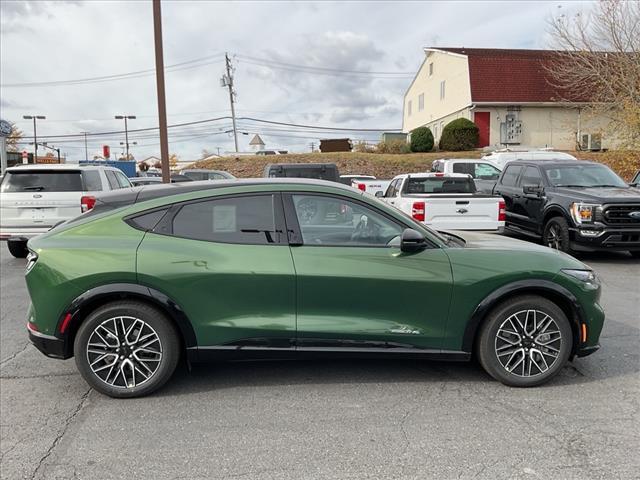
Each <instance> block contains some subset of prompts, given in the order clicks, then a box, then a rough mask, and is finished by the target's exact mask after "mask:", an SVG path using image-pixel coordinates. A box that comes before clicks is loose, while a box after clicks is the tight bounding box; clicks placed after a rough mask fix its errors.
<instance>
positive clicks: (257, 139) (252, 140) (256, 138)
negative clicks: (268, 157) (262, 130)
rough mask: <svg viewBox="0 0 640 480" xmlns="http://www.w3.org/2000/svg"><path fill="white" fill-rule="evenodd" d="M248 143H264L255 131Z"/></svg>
mask: <svg viewBox="0 0 640 480" xmlns="http://www.w3.org/2000/svg"><path fill="white" fill-rule="evenodd" d="M249 145H264V142H263V141H262V139H261V138H260V135H258V134H257V133H256V134H255V135H254V136H253V138H252V139H251V141H250V142H249Z"/></svg>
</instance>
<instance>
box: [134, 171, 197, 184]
mask: <svg viewBox="0 0 640 480" xmlns="http://www.w3.org/2000/svg"><path fill="white" fill-rule="evenodd" d="M169 178H170V180H171V183H176V182H193V179H192V178H189V177H187V176H186V175H179V174H177V173H174V174H172V175H171V177H169ZM129 181H130V182H131V184H132V185H133V186H134V187H139V186H141V185H157V184H159V183H162V177H133V178H130V179H129Z"/></svg>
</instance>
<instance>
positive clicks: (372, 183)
mask: <svg viewBox="0 0 640 480" xmlns="http://www.w3.org/2000/svg"><path fill="white" fill-rule="evenodd" d="M390 183H391V180H378V179H376V180H353V181H352V182H351V186H352V187H353V188H356V189H358V190H361V191H363V192H366V193H368V194H370V195H373V196H378V197H379V196H381V195H382V194H384V192H386V191H387V188H389V184H390Z"/></svg>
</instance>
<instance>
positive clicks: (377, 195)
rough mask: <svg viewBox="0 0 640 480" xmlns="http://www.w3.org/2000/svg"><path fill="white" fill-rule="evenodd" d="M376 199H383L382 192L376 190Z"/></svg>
mask: <svg viewBox="0 0 640 480" xmlns="http://www.w3.org/2000/svg"><path fill="white" fill-rule="evenodd" d="M376 197H378V198H381V197H384V192H382V191H380V190H378V191H377V192H376Z"/></svg>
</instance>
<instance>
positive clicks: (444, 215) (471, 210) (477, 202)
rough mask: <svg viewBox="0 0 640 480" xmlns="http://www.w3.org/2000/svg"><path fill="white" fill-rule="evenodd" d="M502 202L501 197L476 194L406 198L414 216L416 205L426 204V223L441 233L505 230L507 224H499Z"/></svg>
mask: <svg viewBox="0 0 640 480" xmlns="http://www.w3.org/2000/svg"><path fill="white" fill-rule="evenodd" d="M501 200H502V199H501V198H499V197H494V196H481V195H472V194H469V195H464V194H456V195H455V196H452V195H437V194H434V195H429V196H424V197H421V196H420V197H419V196H412V197H410V198H406V199H405V201H409V202H410V203H411V208H412V214H413V213H414V212H413V211H414V210H415V209H416V208H415V207H416V204H418V205H417V207H418V210H419V208H420V204H423V205H424V221H423V223H425V224H426V225H429V226H431V227H432V228H435V229H437V230H447V229H449V230H496V229H497V228H499V227H503V226H504V221H502V222H499V221H498V218H499V208H500V202H501ZM414 218H415V217H414Z"/></svg>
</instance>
